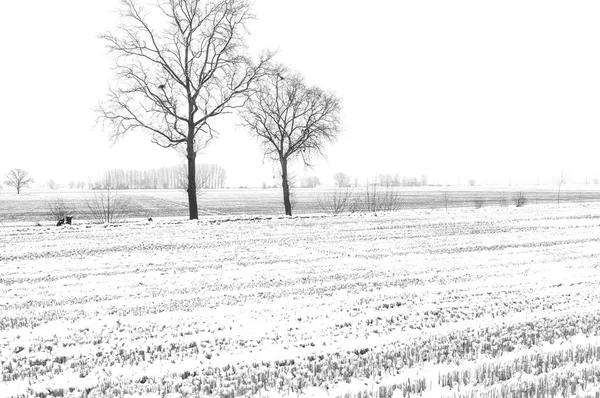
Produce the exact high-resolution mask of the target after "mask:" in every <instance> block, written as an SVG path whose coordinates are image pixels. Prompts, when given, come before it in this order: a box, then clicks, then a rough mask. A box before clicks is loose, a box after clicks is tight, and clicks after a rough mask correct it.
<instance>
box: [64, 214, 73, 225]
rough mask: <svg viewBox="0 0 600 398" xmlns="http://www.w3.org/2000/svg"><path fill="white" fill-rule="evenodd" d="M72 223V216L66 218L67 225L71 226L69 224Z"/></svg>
mask: <svg viewBox="0 0 600 398" xmlns="http://www.w3.org/2000/svg"><path fill="white" fill-rule="evenodd" d="M72 221H73V216H67V220H66V221H65V222H66V223H67V224H69V225H71V222H72Z"/></svg>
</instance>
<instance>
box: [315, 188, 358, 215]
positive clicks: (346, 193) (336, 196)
mask: <svg viewBox="0 0 600 398" xmlns="http://www.w3.org/2000/svg"><path fill="white" fill-rule="evenodd" d="M319 207H321V210H323V211H324V212H326V213H332V214H339V213H344V212H347V211H348V212H352V213H353V212H355V211H356V210H357V201H356V199H355V198H354V195H353V191H352V188H342V187H335V188H334V189H333V192H330V193H326V194H325V195H323V198H321V199H319Z"/></svg>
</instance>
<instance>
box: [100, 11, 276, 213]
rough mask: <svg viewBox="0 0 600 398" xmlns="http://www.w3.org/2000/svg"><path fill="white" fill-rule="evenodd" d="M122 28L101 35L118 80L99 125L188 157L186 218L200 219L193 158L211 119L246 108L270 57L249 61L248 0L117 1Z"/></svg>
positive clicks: (211, 133) (207, 133) (117, 135)
mask: <svg viewBox="0 0 600 398" xmlns="http://www.w3.org/2000/svg"><path fill="white" fill-rule="evenodd" d="M119 11H120V16H121V22H122V23H121V24H120V25H119V26H118V28H117V29H116V32H114V33H113V32H109V33H106V34H103V35H101V36H100V37H101V38H102V39H104V40H105V41H106V43H107V47H108V49H109V51H110V53H112V54H113V55H114V57H115V63H116V65H115V75H116V76H115V79H114V81H113V82H112V84H111V85H110V88H109V94H108V98H107V99H106V101H105V102H103V103H102V104H101V105H100V106H99V108H98V113H99V118H98V120H99V122H101V123H102V125H103V126H104V127H108V128H110V136H111V138H112V139H113V140H115V141H116V140H118V139H119V138H120V137H122V136H123V135H124V134H126V133H128V132H129V131H132V130H142V131H145V132H147V133H149V134H150V136H151V139H152V142H154V143H155V144H157V145H159V146H161V147H165V148H182V149H183V150H184V153H185V156H186V158H187V178H188V184H187V187H188V188H187V194H188V201H189V214H190V219H197V218H198V204H197V193H196V189H197V187H196V155H197V153H198V150H199V149H201V148H204V147H205V146H206V145H207V143H208V142H209V141H210V140H211V139H212V138H213V137H214V136H215V135H216V131H214V130H213V128H211V125H210V122H211V119H212V118H213V117H215V116H218V115H220V114H223V113H228V112H231V111H232V110H234V109H235V108H238V107H241V106H243V104H244V101H245V99H246V98H247V94H248V92H249V91H251V90H252V88H253V83H254V82H255V81H256V80H258V79H260V78H261V77H262V76H263V74H264V73H265V65H266V63H267V62H268V61H269V60H270V59H271V57H272V54H271V53H269V52H264V53H262V54H261V55H260V57H259V59H258V61H257V62H253V61H252V60H251V58H249V57H248V56H247V55H246V43H245V36H246V33H247V27H246V24H247V22H248V21H249V20H251V19H252V18H254V16H253V14H252V12H251V7H250V1H247V0H157V4H156V7H154V8H152V11H153V12H152V13H150V12H148V11H146V10H145V9H144V7H143V6H141V5H140V4H139V3H138V2H137V1H136V0H122V1H121V8H120V9H119Z"/></svg>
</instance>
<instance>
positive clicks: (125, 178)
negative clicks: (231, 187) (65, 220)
mask: <svg viewBox="0 0 600 398" xmlns="http://www.w3.org/2000/svg"><path fill="white" fill-rule="evenodd" d="M226 175H227V174H226V172H225V169H224V168H223V167H221V166H219V165H218V164H198V165H196V186H197V187H198V189H215V188H223V187H224V186H225V179H226ZM91 187H92V189H104V188H113V189H185V188H186V187H187V168H186V166H183V165H181V166H171V167H161V168H159V169H149V170H134V169H129V170H125V169H112V170H106V171H105V172H104V173H102V175H101V176H100V177H99V178H98V180H96V181H95V182H93V183H92V184H91Z"/></svg>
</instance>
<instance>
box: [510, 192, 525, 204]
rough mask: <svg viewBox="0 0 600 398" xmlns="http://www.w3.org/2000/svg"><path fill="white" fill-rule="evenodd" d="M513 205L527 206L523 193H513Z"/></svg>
mask: <svg viewBox="0 0 600 398" xmlns="http://www.w3.org/2000/svg"><path fill="white" fill-rule="evenodd" d="M513 203H514V204H515V206H517V207H523V206H525V205H526V204H527V197H526V196H525V193H524V192H523V191H519V192H517V193H515V196H514V197H513Z"/></svg>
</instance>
